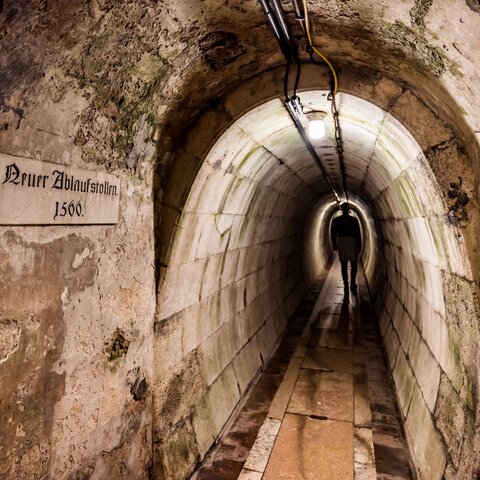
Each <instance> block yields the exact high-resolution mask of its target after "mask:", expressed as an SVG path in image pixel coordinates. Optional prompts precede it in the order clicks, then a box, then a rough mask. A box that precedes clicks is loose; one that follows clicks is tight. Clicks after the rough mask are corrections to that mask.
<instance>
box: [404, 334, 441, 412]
mask: <svg viewBox="0 0 480 480" xmlns="http://www.w3.org/2000/svg"><path fill="white" fill-rule="evenodd" d="M410 362H411V365H412V369H413V371H414V372H415V377H416V378H417V382H418V385H419V387H420V390H421V391H422V394H423V397H424V399H425V402H426V404H427V407H428V409H429V410H430V412H431V413H433V410H434V408H435V402H436V400H437V393H438V387H439V384H440V373H441V370H440V367H439V365H438V362H437V360H436V359H435V358H434V356H433V355H432V353H431V352H430V350H429V349H428V347H427V345H426V344H425V342H424V341H423V340H420V342H419V346H418V349H416V352H415V353H414V354H413V355H411V356H410Z"/></svg>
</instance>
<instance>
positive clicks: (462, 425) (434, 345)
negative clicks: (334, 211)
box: [373, 156, 478, 480]
mask: <svg viewBox="0 0 480 480" xmlns="http://www.w3.org/2000/svg"><path fill="white" fill-rule="evenodd" d="M428 170H429V167H428V165H427V164H426V159H425V158H424V157H422V156H419V157H417V159H416V160H415V161H414V162H412V163H411V164H410V166H409V167H407V168H406V169H405V170H403V171H402V172H399V173H398V174H397V175H395V176H393V181H392V182H391V183H390V184H389V185H387V186H386V187H385V188H384V190H383V191H382V192H381V193H380V194H379V195H378V196H377V197H376V198H375V199H374V201H373V208H374V210H375V212H376V215H377V219H378V225H379V229H380V234H381V242H382V245H383V248H381V249H380V254H381V258H380V265H381V266H382V270H383V274H381V275H380V280H379V282H378V283H377V289H378V290H377V292H376V293H377V299H376V307H377V312H378V313H379V320H380V329H381V333H382V336H383V339H384V344H385V348H386V352H387V356H388V360H389V364H390V368H391V371H392V375H393V380H394V382H395V386H396V391H397V397H398V401H399V406H400V410H401V413H402V414H403V417H404V420H405V429H406V435H407V439H408V442H409V444H410V448H411V452H412V455H413V459H414V462H415V467H416V469H417V473H418V477H419V478H420V479H429V480H435V479H438V480H440V479H442V478H470V476H469V475H471V474H472V473H471V472H472V468H473V465H472V458H471V457H470V455H471V453H469V450H470V449H471V443H472V442H473V437H474V432H473V431H472V425H471V422H472V421H473V418H474V406H473V396H474V395H475V393H474V392H475V388H476V387H474V386H473V385H472V381H473V383H474V382H475V381H474V379H475V377H476V373H475V369H474V368H472V366H473V365H474V362H472V360H473V358H472V356H471V354H470V353H469V352H466V351H465V348H464V346H465V344H466V343H467V342H471V341H478V326H477V325H475V324H472V320H473V319H474V318H475V317H474V316H473V317H472V316H467V315H462V311H461V309H462V305H470V308H473V298H474V296H473V289H472V285H473V282H472V278H471V272H470V271H469V267H468V261H466V258H467V256H466V251H465V247H464V245H463V244H462V241H461V237H460V235H459V232H458V230H457V228H458V227H455V226H454V225H453V224H452V223H451V222H450V221H449V220H448V217H447V216H446V215H442V213H441V212H443V211H444V210H445V207H444V203H443V199H442V198H441V196H440V194H439V193H438V192H439V189H438V186H436V185H435V184H434V183H433V180H432V178H431V175H429V173H428ZM382 285H383V287H382ZM447 285H450V286H451V287H447ZM454 286H455V287H454ZM448 290H453V291H454V292H452V293H453V294H449V293H448ZM447 391H448V394H447V393H446V392H447ZM447 395H448V400H447ZM453 426H454V427H453ZM453 431H456V432H457V433H456V434H454V433H453ZM469 442H470V445H469ZM464 446H465V449H464V450H463V451H464V458H463V460H461V459H460V457H461V452H462V449H463V447H464ZM461 472H463V473H461ZM467 472H468V473H467ZM459 474H460V476H458V475H459ZM462 475H463V476H462Z"/></svg>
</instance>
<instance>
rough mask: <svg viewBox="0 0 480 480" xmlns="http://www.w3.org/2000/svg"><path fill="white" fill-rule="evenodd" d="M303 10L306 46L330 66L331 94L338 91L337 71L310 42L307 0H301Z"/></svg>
mask: <svg viewBox="0 0 480 480" xmlns="http://www.w3.org/2000/svg"><path fill="white" fill-rule="evenodd" d="M303 11H304V17H305V30H306V32H307V40H308V46H309V47H310V48H311V49H313V51H314V52H315V53H316V54H317V55H318V56H319V57H320V58H321V59H322V60H323V61H324V62H325V63H326V64H327V65H328V67H329V68H330V71H331V72H332V75H333V79H334V88H333V92H332V93H333V95H336V94H337V91H338V78H337V73H336V72H335V69H334V68H333V65H332V64H331V63H330V61H329V60H328V58H327V57H326V56H325V55H324V54H323V53H322V52H321V51H320V50H318V48H317V47H315V45H314V44H313V42H312V34H311V32H310V21H309V19H308V0H303Z"/></svg>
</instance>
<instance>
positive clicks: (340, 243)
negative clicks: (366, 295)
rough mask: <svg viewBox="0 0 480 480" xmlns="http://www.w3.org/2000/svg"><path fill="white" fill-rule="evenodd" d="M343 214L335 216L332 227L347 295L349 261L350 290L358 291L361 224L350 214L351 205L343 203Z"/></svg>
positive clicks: (334, 246) (334, 244) (334, 245)
mask: <svg viewBox="0 0 480 480" xmlns="http://www.w3.org/2000/svg"><path fill="white" fill-rule="evenodd" d="M340 208H341V210H342V212H343V214H342V215H339V216H338V217H335V218H334V219H333V222H332V227H331V231H330V233H331V238H332V244H333V249H334V250H338V258H339V259H340V263H341V265H342V278H343V286H344V289H345V295H347V294H348V262H350V266H351V271H350V291H351V292H352V293H353V294H356V293H357V282H356V277H357V259H358V254H359V253H360V249H361V248H362V237H361V235H360V225H359V223H358V220H357V219H356V218H355V217H352V216H351V215H349V211H350V205H349V204H348V203H347V202H345V203H342V205H341V207H340Z"/></svg>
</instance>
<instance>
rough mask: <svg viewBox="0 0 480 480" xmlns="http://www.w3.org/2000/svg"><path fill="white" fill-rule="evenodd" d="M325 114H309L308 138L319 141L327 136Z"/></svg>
mask: <svg viewBox="0 0 480 480" xmlns="http://www.w3.org/2000/svg"><path fill="white" fill-rule="evenodd" d="M325 116H326V113H325V112H314V113H310V114H308V116H307V117H308V130H307V131H308V136H309V137H310V138H312V139H314V140H319V139H321V138H323V137H324V136H325Z"/></svg>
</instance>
